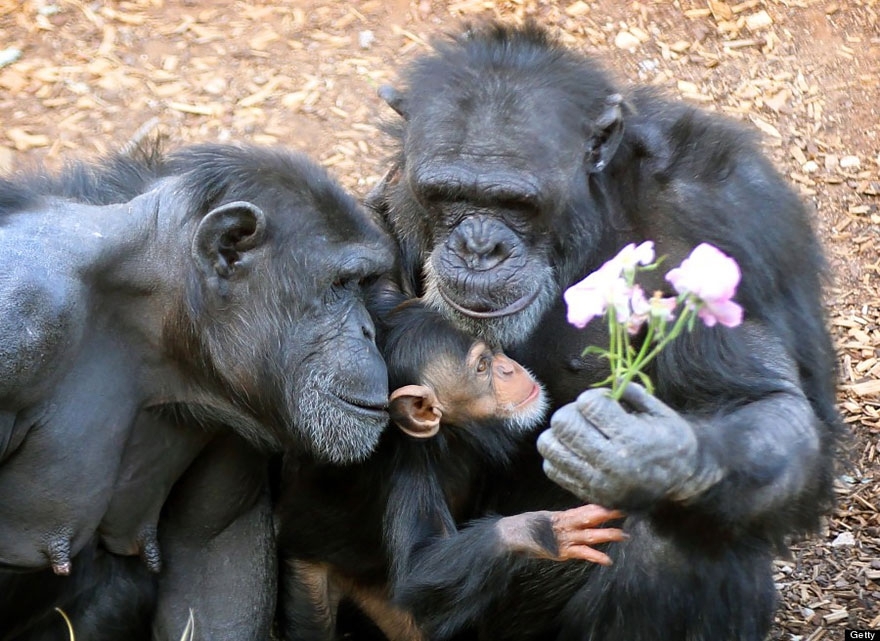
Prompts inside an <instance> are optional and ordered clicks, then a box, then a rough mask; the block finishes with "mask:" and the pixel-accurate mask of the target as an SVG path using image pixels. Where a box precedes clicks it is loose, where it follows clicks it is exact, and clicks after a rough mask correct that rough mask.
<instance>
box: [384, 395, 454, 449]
mask: <svg viewBox="0 0 880 641" xmlns="http://www.w3.org/2000/svg"><path fill="white" fill-rule="evenodd" d="M388 413H389V414H390V415H391V420H392V421H393V422H394V424H395V425H397V427H399V428H400V429H401V430H403V431H404V432H405V433H407V434H409V435H410V436H414V437H416V438H430V437H431V436H434V435H435V434H436V433H437V432H439V431H440V417H441V416H442V415H443V412H442V410H441V408H440V402H439V401H438V400H437V396H436V394H434V390H432V389H431V388H430V387H425V386H424V385H404V386H403V387H399V388H397V389H396V390H394V391H393V392H391V396H390V397H389V399H388Z"/></svg>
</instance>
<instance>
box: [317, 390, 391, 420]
mask: <svg viewBox="0 0 880 641" xmlns="http://www.w3.org/2000/svg"><path fill="white" fill-rule="evenodd" d="M331 396H333V398H334V399H335V400H336V401H338V402H339V404H340V405H342V406H343V407H345V408H347V409H348V410H349V411H353V412H357V413H359V414H369V415H371V416H376V415H379V414H385V413H386V412H387V411H388V399H387V398H382V399H356V398H353V397H349V396H346V397H343V396H340V395H338V394H331Z"/></svg>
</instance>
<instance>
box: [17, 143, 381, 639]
mask: <svg viewBox="0 0 880 641" xmlns="http://www.w3.org/2000/svg"><path fill="white" fill-rule="evenodd" d="M0 247H2V248H3V250H2V253H3V255H4V257H5V258H6V263H7V264H6V267H5V268H4V270H3V275H2V277H0V564H2V567H3V569H4V572H3V573H2V574H0V592H2V593H3V594H7V595H8V594H10V590H7V589H6V587H9V588H14V590H15V594H16V597H17V598H14V599H13V598H10V599H6V598H4V599H3V600H2V601H3V603H0V620H2V621H3V628H4V629H3V631H2V633H0V637H2V638H4V639H6V638H15V639H19V638H43V637H42V636H40V635H41V634H43V633H45V634H47V635H51V632H49V631H48V626H52V625H55V623H57V624H58V625H59V627H58V632H59V638H67V637H66V636H64V635H62V634H61V631H62V629H63V628H62V626H61V625H60V624H61V620H60V618H58V617H57V615H55V614H54V613H53V614H52V617H54V618H53V620H52V622H48V623H47V622H46V621H45V617H43V619H44V620H42V621H41V620H40V617H41V616H42V615H44V614H45V613H46V612H51V611H52V606H55V605H60V606H62V607H65V608H67V609H69V611H70V612H71V613H72V614H73V615H74V620H73V624H74V626H75V628H76V632H77V636H78V638H88V639H98V638H113V639H115V638H119V636H120V635H121V633H120V631H119V630H118V629H117V628H116V627H114V625H115V624H114V625H109V624H107V621H106V619H104V620H103V622H101V621H96V619H100V618H101V617H100V615H95V611H96V610H97V611H98V612H100V611H102V608H103V607H104V606H102V605H101V603H102V602H104V603H106V602H110V603H111V604H112V603H113V602H114V598H115V596H116V595H115V588H113V587H112V584H113V582H114V580H115V579H117V578H118V579H119V580H118V581H115V583H116V584H117V586H118V585H120V584H124V583H127V582H128V583H131V582H134V583H138V582H140V579H139V578H138V576H137V575H136V574H135V573H134V572H133V571H132V570H131V568H130V567H129V565H128V561H127V560H126V559H116V560H114V559H113V558H112V557H110V558H107V555H106V553H105V551H104V548H106V549H109V550H110V551H112V552H115V553H117V554H131V555H138V554H140V555H142V556H143V558H144V561H146V565H147V566H148V568H149V569H151V570H153V571H157V570H159V569H160V567H162V574H161V576H160V578H159V592H158V613H157V615H156V619H155V623H154V631H153V632H154V634H155V635H156V637H157V638H166V637H173V638H178V637H179V636H180V632H181V631H182V628H183V626H184V624H185V622H186V618H187V616H188V611H189V608H192V609H193V611H194V616H195V621H196V630H197V636H198V637H203V638H210V639H236V640H240V639H257V638H265V637H266V635H267V634H268V626H269V623H270V621H271V616H272V611H273V609H274V608H273V604H274V598H275V594H274V589H275V588H274V585H275V583H274V577H275V570H274V558H275V555H274V548H273V542H272V524H271V510H270V506H269V499H268V496H267V493H266V491H265V490H266V465H265V459H264V456H263V455H262V454H260V452H259V451H258V449H257V448H259V449H260V450H269V449H281V448H290V449H292V451H295V452H307V453H308V454H309V455H311V456H314V457H317V458H323V459H326V460H331V461H337V462H340V461H352V460H357V459H361V458H363V457H365V456H366V455H367V454H368V453H369V452H370V451H371V450H372V449H373V448H374V446H375V445H376V443H377V442H378V439H379V435H380V433H381V431H382V430H383V429H384V427H385V424H386V422H387V420H388V414H387V411H386V403H387V395H388V388H387V376H386V369H385V365H384V362H383V360H382V358H381V356H380V354H379V352H378V350H377V348H376V346H375V343H374V327H373V323H372V321H371V319H370V316H369V314H368V313H367V311H366V308H365V307H364V304H363V300H362V284H363V283H364V281H366V280H369V279H372V278H373V277H374V276H377V275H379V274H381V273H383V272H384V271H386V270H387V269H389V268H390V266H391V264H392V262H393V255H392V251H391V243H390V241H389V240H388V238H387V236H386V235H385V234H384V232H382V231H381V230H380V229H379V228H378V226H376V225H375V224H374V223H373V222H372V221H371V220H370V218H369V216H368V215H366V213H365V211H364V210H363V209H361V208H360V207H358V205H357V204H356V203H355V202H354V201H353V199H352V198H350V197H349V196H347V195H346V194H345V193H344V192H343V191H342V190H341V188H340V187H338V186H337V184H336V183H335V182H334V181H332V180H331V179H330V177H329V176H328V175H327V174H326V173H325V172H324V171H323V170H321V169H320V168H318V167H316V166H315V165H314V164H312V163H311V162H309V161H308V160H307V159H306V158H305V157H303V156H301V155H298V154H292V153H289V152H285V151H282V150H280V149H279V150H265V149H259V148H250V147H235V146H220V145H205V146H196V147H192V148H186V149H182V150H180V151H177V152H174V153H172V154H170V155H168V156H167V157H162V156H161V155H159V154H157V153H155V152H154V150H149V149H148V150H141V151H139V152H137V153H136V154H135V157H118V158H114V159H111V160H109V161H107V162H106V163H105V164H103V165H101V166H96V167H95V166H89V165H85V164H82V165H76V166H75V167H73V168H72V169H70V170H68V171H67V172H65V173H63V174H61V175H59V176H57V177H51V176H44V175H40V174H35V175H33V176H28V177H21V178H16V179H4V180H3V181H2V182H0ZM250 445H255V446H256V448H253V447H250ZM172 486H173V489H172ZM160 510H161V517H160ZM157 525H158V540H157V538H156V531H157ZM99 544H100V545H99ZM160 549H161V551H162V554H163V559H161V560H160V557H159V550H160ZM81 551H82V552H83V553H82V555H80V556H76V555H77V554H78V553H80V552H81ZM71 559H72V562H71ZM162 561H164V563H162ZM80 564H82V567H80ZM49 567H51V569H52V570H54V573H55V574H59V575H68V574H70V575H71V576H70V577H69V578H67V579H64V578H54V577H53V576H52V574H51V573H49V572H50V571H49V570H48V569H47V570H43V571H42V572H33V573H31V574H24V573H18V574H16V573H10V572H9V571H10V570H39V569H40V568H49ZM47 573H48V574H47ZM105 581H106V582H108V583H107V584H106V585H105V584H104V583H103V582H105ZM4 586H5V587H4ZM121 598H123V601H121V602H120V601H116V604H117V605H118V608H117V609H118V610H119V613H122V612H124V611H125V610H126V607H127V606H128V605H130V604H129V603H126V600H125V599H127V597H121ZM77 599H80V600H79V602H77ZM83 599H86V603H88V604H89V608H90V609H91V613H83V615H82V619H80V620H77V613H78V612H79V611H80V609H81V608H80V606H81V605H82V601H83ZM141 600H146V601H147V602H148V603H149V604H152V599H151V598H150V597H149V596H147V597H144V599H141ZM137 601H138V599H135V602H137ZM7 606H8V607H7ZM89 608H86V609H89ZM104 609H105V610H106V611H109V610H113V608H112V607H111V606H107V607H106V608H104ZM119 613H117V614H118V615H119V616H118V617H117V618H120V619H123V620H124V619H125V616H124V615H122V614H119ZM132 619H134V617H132ZM41 630H43V631H42V632H41ZM137 632H139V633H140V634H146V635H149V634H150V631H149V629H146V630H143V629H142V630H139V631H137ZM129 633H130V634H135V632H133V631H129ZM10 635H11V636H10ZM49 638H53V637H51V636H50V637H49Z"/></svg>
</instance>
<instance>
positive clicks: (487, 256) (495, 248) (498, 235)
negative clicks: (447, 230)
mask: <svg viewBox="0 0 880 641" xmlns="http://www.w3.org/2000/svg"><path fill="white" fill-rule="evenodd" d="M512 234H513V232H511V231H510V229H508V228H507V226H506V225H504V224H503V223H500V222H498V221H495V220H489V219H486V218H483V217H481V216H471V217H469V218H465V219H464V220H463V221H462V222H461V224H459V226H458V227H456V228H455V230H454V231H453V232H452V234H451V235H450V237H449V241H448V245H449V246H450V249H451V250H452V251H453V252H454V253H455V254H456V255H457V256H459V257H460V258H461V259H462V260H463V261H464V262H465V264H466V265H467V266H468V267H469V268H470V269H478V270H488V269H492V268H493V267H495V266H496V265H498V264H499V263H501V262H502V261H503V260H504V259H505V258H507V257H508V256H510V254H511V252H512V251H513V243H512V242H511V238H510V236H512Z"/></svg>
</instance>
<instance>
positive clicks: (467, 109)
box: [404, 82, 584, 171]
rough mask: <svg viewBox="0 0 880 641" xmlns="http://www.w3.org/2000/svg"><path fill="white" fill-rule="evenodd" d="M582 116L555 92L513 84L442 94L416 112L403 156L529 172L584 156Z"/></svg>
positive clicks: (559, 93)
mask: <svg viewBox="0 0 880 641" xmlns="http://www.w3.org/2000/svg"><path fill="white" fill-rule="evenodd" d="M582 121H583V115H582V114H581V113H580V111H579V110H578V109H577V107H576V105H574V104H573V103H572V101H571V100H569V99H568V98H567V97H566V96H565V95H564V94H562V93H561V92H559V91H557V90H556V89H554V88H547V87H545V88H537V87H532V88H529V89H528V90H525V91H521V90H520V89H519V87H518V86H517V85H516V83H514V82H509V83H503V82H501V83H497V84H496V86H494V87H493V86H485V87H476V88H470V89H467V90H463V91H461V92H459V93H456V92H455V91H451V92H448V93H446V94H440V95H437V96H433V97H432V98H430V99H428V100H427V101H426V103H425V104H424V105H423V106H421V107H419V106H414V113H413V116H412V117H411V119H410V122H409V124H408V129H407V137H406V140H405V142H404V146H405V149H404V150H405V152H407V154H409V155H413V156H416V157H419V158H422V159H424V160H425V161H426V162H429V163H430V164H434V165H436V164H438V163H441V162H451V161H453V160H458V161H467V160H468V159H473V160H474V162H477V163H486V162H488V163H490V164H492V163H498V164H501V163H503V164H504V165H505V166H506V167H508V168H510V169H515V170H520V171H528V170H531V169H534V168H536V167H537V168H543V167H547V166H556V165H558V164H560V162H562V163H564V162H565V159H568V158H580V157H581V156H582V155H583V152H584V149H583V143H582V140H583V138H582V130H583V125H582Z"/></svg>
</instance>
